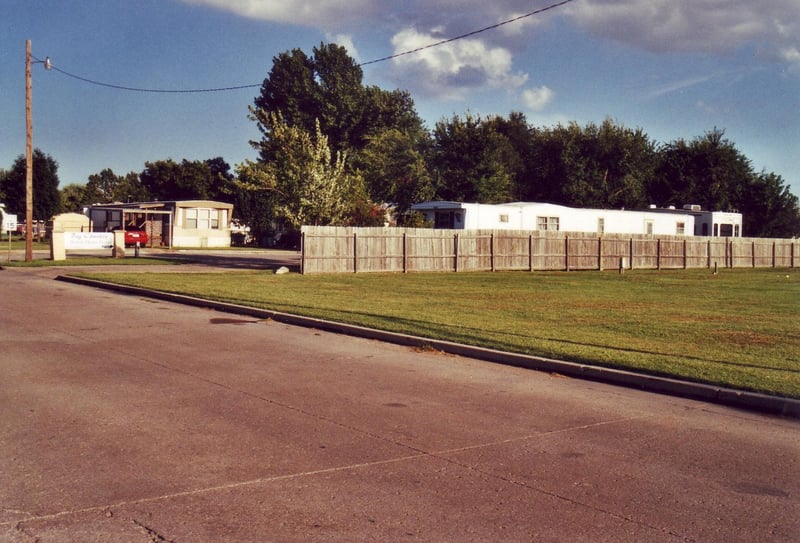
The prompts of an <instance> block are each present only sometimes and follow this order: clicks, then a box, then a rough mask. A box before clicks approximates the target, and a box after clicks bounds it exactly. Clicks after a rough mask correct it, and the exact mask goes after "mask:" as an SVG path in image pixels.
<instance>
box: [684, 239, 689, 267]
mask: <svg viewBox="0 0 800 543" xmlns="http://www.w3.org/2000/svg"><path fill="white" fill-rule="evenodd" d="M687 250H688V247H687V245H686V238H683V269H684V270H685V269H686V268H687V267H688V266H689V253H688V252H687Z"/></svg>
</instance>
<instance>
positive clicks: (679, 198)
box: [649, 129, 754, 211]
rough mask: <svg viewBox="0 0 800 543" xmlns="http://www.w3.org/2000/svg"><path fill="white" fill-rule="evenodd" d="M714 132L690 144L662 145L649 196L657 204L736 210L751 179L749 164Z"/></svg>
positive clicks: (720, 132)
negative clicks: (697, 205)
mask: <svg viewBox="0 0 800 543" xmlns="http://www.w3.org/2000/svg"><path fill="white" fill-rule="evenodd" d="M724 135H725V132H724V131H723V130H718V129H714V130H712V131H711V132H707V133H706V134H705V135H704V136H702V137H698V138H695V139H694V140H692V141H691V142H686V141H685V140H683V139H679V140H676V141H673V142H671V143H669V144H667V145H665V146H664V147H663V148H662V149H661V151H660V161H659V165H658V167H657V169H656V171H655V175H654V177H653V183H652V185H651V187H650V190H649V194H650V196H651V198H653V199H654V202H653V203H655V204H659V205H668V204H673V205H681V204H700V205H701V206H703V207H704V208H705V209H714V210H721V211H727V210H731V209H738V208H739V204H740V202H742V197H743V191H744V189H745V187H746V186H747V185H748V183H749V180H750V179H751V178H752V177H753V175H754V172H753V169H752V166H751V164H750V161H749V160H748V159H747V157H745V156H744V155H743V154H742V153H740V152H739V151H738V150H737V149H736V147H735V145H734V144H733V143H732V142H731V141H729V140H728V139H726V138H725V137H724Z"/></svg>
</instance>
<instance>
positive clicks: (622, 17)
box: [564, 0, 800, 63]
mask: <svg viewBox="0 0 800 543" xmlns="http://www.w3.org/2000/svg"><path fill="white" fill-rule="evenodd" d="M564 13H565V14H567V15H568V16H569V17H570V18H571V19H572V20H573V21H575V22H577V23H578V24H579V25H580V26H582V27H584V28H586V29H588V30H589V31H590V32H592V33H593V34H594V35H596V36H598V37H601V38H608V39H613V40H616V41H619V42H623V43H626V44H629V45H631V46H634V47H637V48H642V49H645V50H649V51H653V52H656V53H664V52H675V51H677V52H696V53H710V54H720V53H727V52H731V51H734V50H736V49H740V48H742V47H746V46H752V45H758V46H759V47H760V48H763V49H765V50H766V51H770V50H771V51H772V53H771V55H770V56H773V57H774V58H777V57H778V56H779V53H780V51H785V50H791V49H792V48H795V49H797V48H798V47H800V2H798V0H770V1H769V2H753V1H752V0H724V1H721V0H691V1H683V2H677V1H675V0H582V1H579V2H574V3H571V4H568V5H567V6H565V8H564ZM783 58H784V59H785V61H786V62H790V63H794V62H797V60H796V59H792V58H791V57H787V56H786V55H784V56H783Z"/></svg>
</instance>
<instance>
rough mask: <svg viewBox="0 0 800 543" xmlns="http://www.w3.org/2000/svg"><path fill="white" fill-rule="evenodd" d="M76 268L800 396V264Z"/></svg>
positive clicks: (153, 284) (336, 317)
mask: <svg viewBox="0 0 800 543" xmlns="http://www.w3.org/2000/svg"><path fill="white" fill-rule="evenodd" d="M81 276H85V277H92V278H95V279H102V280H106V281H109V282H116V283H124V284H129V285H135V286H140V287H146V288H151V289H157V290H162V291H168V292H176V293H182V294H189V295H194V296H199V297H203V298H209V299H214V300H221V301H226V302H233V303H238V304H244V305H250V306H255V307H261V308H266V309H271V310H276V311H283V312H288V313H294V314H299V315H306V316H312V317H318V318H324V319H330V320H335V321H340V322H346V323H351V324H358V325H362V326H368V327H373V328H379V329H383V330H390V331H396V332H401V333H408V334H414V335H419V336H423V337H429V338H434V339H444V340H448V341H455V342H461V343H467V344H471V345H478V346H485V347H491V348H495V349H500V350H507V351H512V352H518V353H526V354H532V355H539V356H545V357H550V358H557V359H562V360H569V361H575V362H581V363H589V364H597V365H603V366H611V367H618V368H627V369H634V370H639V371H644V372H648V373H652V374H658V375H668V376H675V377H679V378H683V379H688V380H693V381H699V382H704V383H711V384H718V385H723V386H730V387H734V388H739V389H744V390H753V391H759V392H765V393H769V394H774V395H781V396H789V397H800V320H799V319H798V315H799V314H800V270H795V269H792V270H774V269H752V270H751V269H746V270H723V271H722V272H720V274H718V275H713V274H712V273H711V272H709V271H708V270H689V271H684V270H679V271H634V272H626V273H625V274H624V275H619V274H617V273H613V272H603V273H600V272H578V273H564V272H556V273H524V272H509V273H464V274H454V273H439V274H407V275H403V274H393V275H387V274H379V275H378V274H376V275H372V274H363V275H334V276H302V275H297V274H289V275H274V274H272V273H267V272H241V273H239V272H237V273H224V274H219V273H213V274H174V273H136V272H131V273H127V272H126V273H122V274H120V273H114V274H101V273H92V274H81Z"/></svg>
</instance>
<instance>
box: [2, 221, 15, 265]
mask: <svg viewBox="0 0 800 543" xmlns="http://www.w3.org/2000/svg"><path fill="white" fill-rule="evenodd" d="M2 215H3V232H5V233H6V235H8V261H9V262H11V232H15V231H16V230H17V216H16V215H12V214H11V213H3V214H2Z"/></svg>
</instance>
